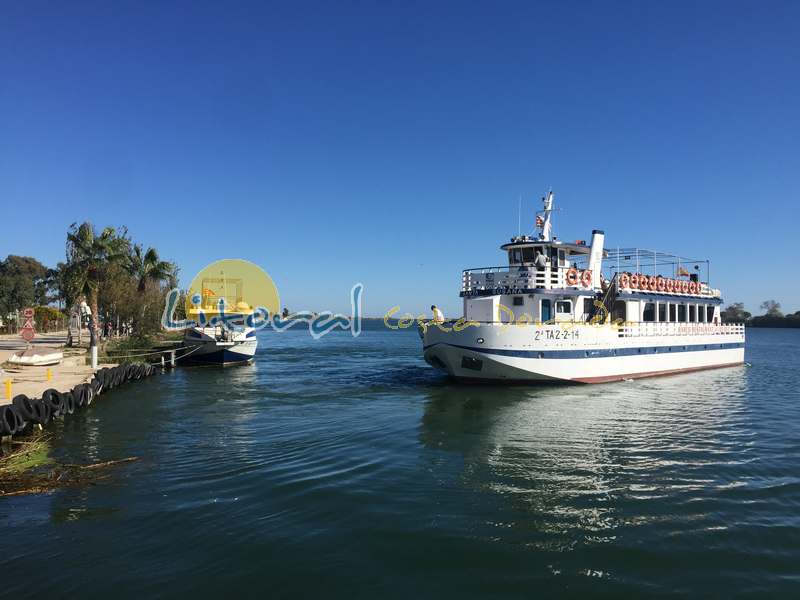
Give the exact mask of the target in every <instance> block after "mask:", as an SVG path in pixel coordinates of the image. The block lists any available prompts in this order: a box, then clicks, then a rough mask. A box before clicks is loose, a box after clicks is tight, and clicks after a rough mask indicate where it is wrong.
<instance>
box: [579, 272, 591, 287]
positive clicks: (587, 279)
mask: <svg viewBox="0 0 800 600" xmlns="http://www.w3.org/2000/svg"><path fill="white" fill-rule="evenodd" d="M581 283H582V284H583V287H591V286H592V270H591V269H586V270H585V271H584V272H583V273H581Z"/></svg>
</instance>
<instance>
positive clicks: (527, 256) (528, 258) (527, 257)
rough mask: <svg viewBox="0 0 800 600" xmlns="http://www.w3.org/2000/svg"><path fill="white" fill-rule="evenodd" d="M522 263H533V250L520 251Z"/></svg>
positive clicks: (530, 248)
mask: <svg viewBox="0 0 800 600" xmlns="http://www.w3.org/2000/svg"><path fill="white" fill-rule="evenodd" d="M522 261H523V262H526V263H528V262H533V248H532V247H530V246H529V247H527V248H523V249H522Z"/></svg>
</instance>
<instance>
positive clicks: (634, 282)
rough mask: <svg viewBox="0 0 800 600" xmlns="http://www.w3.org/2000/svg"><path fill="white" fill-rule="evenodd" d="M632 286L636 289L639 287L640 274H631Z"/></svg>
mask: <svg viewBox="0 0 800 600" xmlns="http://www.w3.org/2000/svg"><path fill="white" fill-rule="evenodd" d="M631 287H632V288H634V289H635V288H638V287H639V275H638V274H637V273H634V274H633V275H631Z"/></svg>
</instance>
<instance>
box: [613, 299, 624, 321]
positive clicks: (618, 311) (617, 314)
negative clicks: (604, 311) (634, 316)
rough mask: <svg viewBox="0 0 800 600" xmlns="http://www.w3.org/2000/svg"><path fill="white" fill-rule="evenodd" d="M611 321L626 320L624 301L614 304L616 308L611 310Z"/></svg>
mask: <svg viewBox="0 0 800 600" xmlns="http://www.w3.org/2000/svg"><path fill="white" fill-rule="evenodd" d="M611 320H613V321H619V320H622V321H624V320H625V301H624V300H617V301H615V302H614V308H612V309H611Z"/></svg>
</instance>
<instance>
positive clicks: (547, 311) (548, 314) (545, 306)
mask: <svg viewBox="0 0 800 600" xmlns="http://www.w3.org/2000/svg"><path fill="white" fill-rule="evenodd" d="M552 318H553V307H552V306H551V304H550V299H549V298H543V299H542V318H541V321H542V323H547V322H548V321H549V320H551V319H552Z"/></svg>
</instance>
